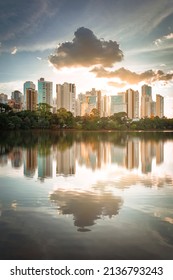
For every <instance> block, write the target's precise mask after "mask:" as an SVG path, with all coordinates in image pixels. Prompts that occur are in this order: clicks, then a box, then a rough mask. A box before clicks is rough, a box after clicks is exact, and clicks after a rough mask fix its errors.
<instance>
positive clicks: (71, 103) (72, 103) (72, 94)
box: [56, 83, 76, 116]
mask: <svg viewBox="0 0 173 280" xmlns="http://www.w3.org/2000/svg"><path fill="white" fill-rule="evenodd" d="M56 101H57V110H58V109H60V108H65V109H66V110H67V111H70V112H71V113H72V114H73V115H74V116H76V86H75V84H71V83H64V84H63V85H61V84H57V85H56Z"/></svg>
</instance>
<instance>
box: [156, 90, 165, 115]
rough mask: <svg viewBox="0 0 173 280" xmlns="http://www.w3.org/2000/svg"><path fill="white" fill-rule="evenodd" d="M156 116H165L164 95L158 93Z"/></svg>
mask: <svg viewBox="0 0 173 280" xmlns="http://www.w3.org/2000/svg"><path fill="white" fill-rule="evenodd" d="M156 116H158V117H159V118H163V116H164V97H163V96H161V95H160V94H156Z"/></svg>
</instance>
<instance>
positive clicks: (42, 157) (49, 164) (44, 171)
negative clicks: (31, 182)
mask: <svg viewBox="0 0 173 280" xmlns="http://www.w3.org/2000/svg"><path fill="white" fill-rule="evenodd" d="M37 160H38V178H39V179H40V180H44V178H52V174H53V158H52V153H51V151H49V152H48V151H43V150H42V151H41V152H38V159H37Z"/></svg>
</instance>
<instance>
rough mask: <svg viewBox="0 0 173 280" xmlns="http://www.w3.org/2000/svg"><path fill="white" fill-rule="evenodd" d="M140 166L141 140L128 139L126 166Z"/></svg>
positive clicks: (129, 167)
mask: <svg viewBox="0 0 173 280" xmlns="http://www.w3.org/2000/svg"><path fill="white" fill-rule="evenodd" d="M138 166H139V140H138V139H133V140H128V142H127V146H126V168H127V169H134V168H138Z"/></svg>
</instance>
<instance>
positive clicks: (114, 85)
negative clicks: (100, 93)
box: [108, 81, 127, 88]
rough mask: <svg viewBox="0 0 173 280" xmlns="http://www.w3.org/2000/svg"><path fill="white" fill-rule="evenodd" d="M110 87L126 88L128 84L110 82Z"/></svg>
mask: <svg viewBox="0 0 173 280" xmlns="http://www.w3.org/2000/svg"><path fill="white" fill-rule="evenodd" d="M108 85H109V86H111V87H116V88H124V87H125V86H126V85H127V84H126V83H118V82H112V81H110V82H108Z"/></svg>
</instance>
